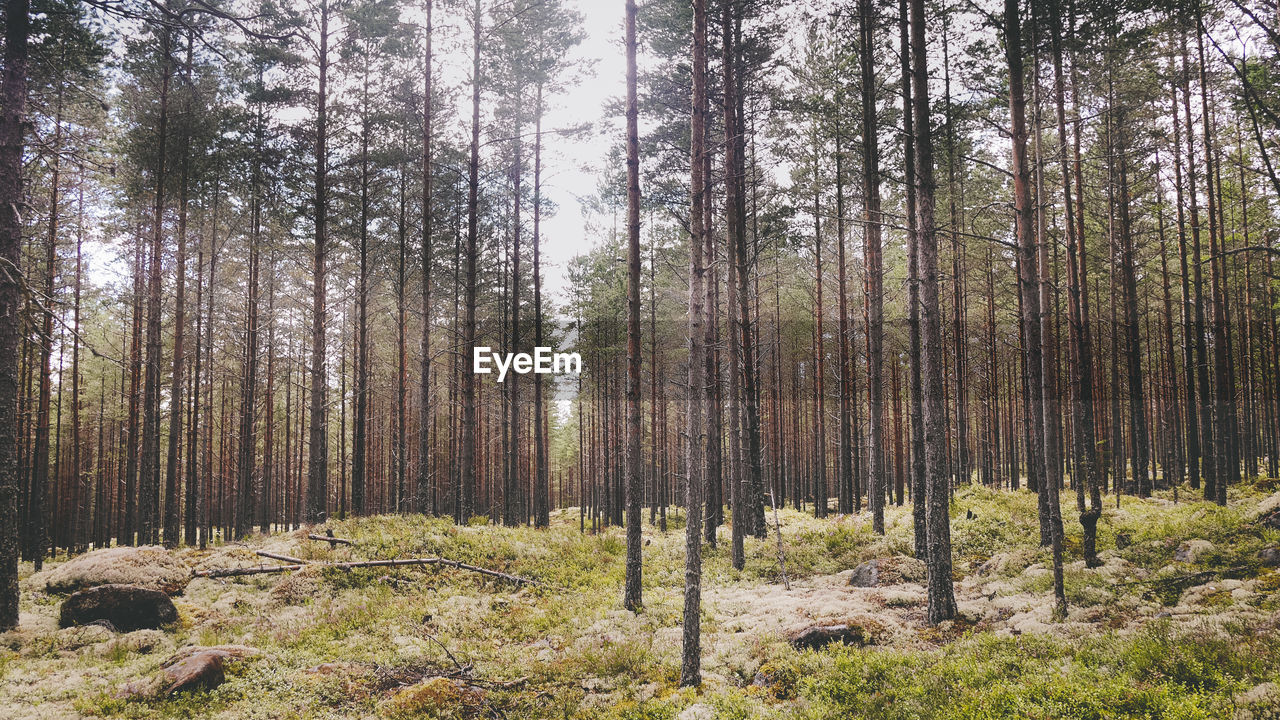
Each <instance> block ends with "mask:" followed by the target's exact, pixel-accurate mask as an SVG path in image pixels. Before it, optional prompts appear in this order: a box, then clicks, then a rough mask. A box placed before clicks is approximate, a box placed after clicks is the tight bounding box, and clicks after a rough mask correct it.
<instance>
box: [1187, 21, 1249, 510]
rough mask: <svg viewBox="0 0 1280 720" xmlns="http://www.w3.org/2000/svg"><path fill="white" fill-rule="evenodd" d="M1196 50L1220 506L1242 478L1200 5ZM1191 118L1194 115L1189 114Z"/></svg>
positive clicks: (1216, 493)
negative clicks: (1236, 459)
mask: <svg viewBox="0 0 1280 720" xmlns="http://www.w3.org/2000/svg"><path fill="white" fill-rule="evenodd" d="M1196 26H1197V30H1198V32H1197V33H1196V50H1197V52H1198V54H1199V60H1200V115H1201V122H1202V123H1203V124H1204V133H1203V134H1202V140H1203V141H1204V166H1205V196H1206V197H1207V198H1208V202H1209V269H1210V294H1211V302H1212V305H1211V308H1212V311H1213V333H1212V334H1213V376H1214V391H1215V392H1214V404H1213V422H1214V425H1215V426H1216V430H1217V431H1216V433H1215V435H1216V438H1215V439H1216V440H1217V445H1216V446H1212V450H1213V455H1214V458H1215V465H1216V468H1215V478H1214V480H1215V483H1214V496H1213V497H1212V498H1207V499H1211V500H1213V501H1214V502H1216V503H1218V504H1219V505H1226V504H1227V485H1228V484H1229V483H1233V482H1238V481H1239V479H1240V465H1239V463H1237V462H1234V457H1235V449H1236V431H1235V430H1236V428H1235V411H1236V410H1235V382H1234V378H1233V377H1232V371H1231V366H1230V362H1231V348H1230V343H1229V340H1228V337H1227V333H1228V327H1227V288H1226V267H1227V261H1226V257H1224V256H1223V255H1222V252H1221V250H1222V246H1223V244H1224V242H1223V239H1222V236H1223V234H1224V233H1223V232H1220V231H1221V230H1223V228H1221V227H1220V224H1219V222H1218V212H1219V211H1220V209H1221V208H1220V207H1219V206H1220V205H1221V198H1220V197H1217V196H1216V195H1215V193H1214V183H1213V178H1214V168H1215V163H1214V156H1213V135H1212V131H1213V128H1212V124H1211V119H1210V118H1211V116H1210V114H1209V87H1208V79H1207V74H1208V71H1207V69H1206V67H1205V57H1204V35H1205V33H1206V32H1207V31H1206V29H1205V24H1204V18H1203V16H1202V13H1201V8H1200V7H1199V6H1197V7H1196ZM1188 117H1190V114H1188Z"/></svg>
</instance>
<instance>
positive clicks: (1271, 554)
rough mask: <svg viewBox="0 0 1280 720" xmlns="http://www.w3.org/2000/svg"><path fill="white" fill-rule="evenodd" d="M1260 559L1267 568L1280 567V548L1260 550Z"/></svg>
mask: <svg viewBox="0 0 1280 720" xmlns="http://www.w3.org/2000/svg"><path fill="white" fill-rule="evenodd" d="M1258 559H1259V560H1261V561H1262V564H1263V565H1265V566H1267V567H1280V547H1269V548H1263V549H1261V550H1259V551H1258Z"/></svg>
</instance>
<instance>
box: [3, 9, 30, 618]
mask: <svg viewBox="0 0 1280 720" xmlns="http://www.w3.org/2000/svg"><path fill="white" fill-rule="evenodd" d="M29 9H30V6H29V3H28V0H6V2H5V28H4V33H5V34H4V38H5V39H4V71H3V75H0V262H4V263H5V264H6V265H8V266H9V268H10V270H11V272H5V273H0V630H9V629H11V628H15V627H17V626H18V491H19V488H20V487H21V484H22V479H21V477H20V475H19V471H18V416H17V409H18V377H19V364H18V346H19V343H20V342H21V339H22V315H21V308H22V305H23V298H22V287H21V285H20V280H19V278H20V275H21V272H22V214H21V208H22V207H23V205H22V147H23V134H24V132H25V129H26V124H27V115H26V113H27V35H28V33H29V31H30V26H31V19H30V17H29V15H28V13H29Z"/></svg>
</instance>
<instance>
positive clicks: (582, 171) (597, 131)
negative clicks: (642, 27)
mask: <svg viewBox="0 0 1280 720" xmlns="http://www.w3.org/2000/svg"><path fill="white" fill-rule="evenodd" d="M568 4H569V5H570V6H576V8H577V10H578V12H579V13H580V14H581V15H582V20H583V28H584V30H585V33H586V36H585V38H584V39H583V41H582V44H581V45H579V46H578V47H577V48H576V49H575V53H574V56H575V57H576V58H578V59H581V60H584V61H586V63H588V66H587V69H586V70H584V71H583V73H584V76H583V79H582V81H581V83H579V84H577V85H576V86H575V87H572V88H571V89H570V90H569V92H568V93H566V95H565V96H563V97H559V98H556V100H555V107H554V108H552V109H551V111H550V112H548V113H547V118H546V120H545V121H544V127H545V128H558V127H567V126H572V125H576V124H579V123H582V122H594V123H596V124H595V126H594V127H593V129H592V132H591V134H590V136H589V137H585V138H572V139H570V138H563V137H560V136H557V135H550V136H548V139H547V150H548V151H549V155H550V157H549V158H547V159H546V160H545V161H544V164H546V165H547V168H546V170H547V176H546V178H545V179H544V180H543V192H544V193H545V194H546V195H547V197H548V198H549V199H550V200H551V201H552V202H554V203H555V204H556V205H557V206H558V211H557V212H556V214H555V215H554V216H553V217H550V218H547V219H545V220H544V221H543V230H542V238H543V252H544V253H545V255H544V258H545V260H544V262H546V267H545V269H544V281H543V282H544V287H546V288H548V289H549V290H550V291H551V292H552V293H553V296H554V297H555V299H556V300H557V301H563V300H564V299H565V297H566V292H567V290H568V286H569V282H568V278H567V276H566V274H565V271H566V268H567V266H568V262H569V260H570V259H571V258H572V257H573V256H575V255H578V254H580V253H582V252H584V251H586V250H587V249H588V248H589V247H590V246H591V245H592V244H594V243H595V242H596V241H598V240H599V238H589V237H587V236H586V234H585V232H584V229H583V224H584V223H583V220H584V218H583V214H582V204H581V201H580V199H582V198H585V197H587V196H590V195H592V194H593V193H594V192H595V191H596V183H597V175H598V172H599V170H600V168H601V167H602V165H603V163H604V161H605V159H606V157H607V155H608V152H609V147H610V145H611V143H612V140H611V138H610V134H611V125H614V124H616V119H615V120H611V121H602V118H604V116H605V110H604V106H605V104H606V103H607V102H608V101H609V100H610V99H611V98H622V97H623V96H624V93H625V92H626V60H625V58H624V57H623V53H622V20H623V12H624V10H625V6H624V3H623V0H569V2H568Z"/></svg>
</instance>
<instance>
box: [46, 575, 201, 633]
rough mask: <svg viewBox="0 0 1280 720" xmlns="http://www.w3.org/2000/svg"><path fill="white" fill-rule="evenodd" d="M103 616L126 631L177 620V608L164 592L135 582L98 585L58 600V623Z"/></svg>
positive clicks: (79, 622)
mask: <svg viewBox="0 0 1280 720" xmlns="http://www.w3.org/2000/svg"><path fill="white" fill-rule="evenodd" d="M99 620H106V621H107V622H110V623H111V625H112V626H114V627H115V628H116V629H118V630H121V631H124V632H130V631H133V630H141V629H143V628H159V627H162V626H164V625H170V624H172V623H176V622H177V621H178V610H177V608H175V607H174V606H173V601H172V600H170V599H169V596H168V595H165V594H164V593H162V592H160V591H159V590H150V589H148V588H143V587H138V586H136V585H99V586H97V587H92V588H89V589H88V590H81V591H79V592H77V593H74V594H72V596H71V597H69V598H67V599H66V601H64V602H63V603H62V609H61V611H60V613H59V616H58V624H59V625H60V626H61V627H70V626H72V625H87V624H89V623H92V622H95V621H99Z"/></svg>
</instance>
